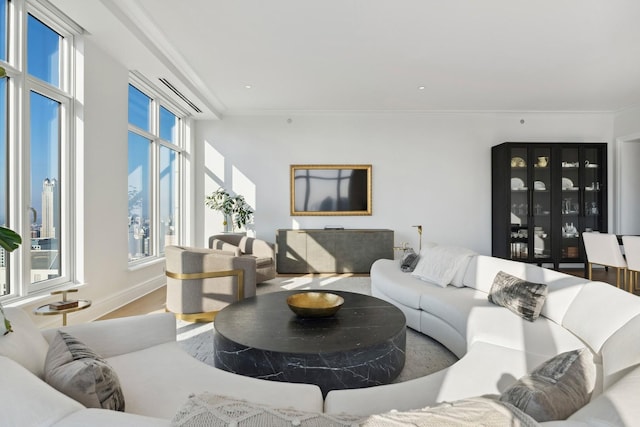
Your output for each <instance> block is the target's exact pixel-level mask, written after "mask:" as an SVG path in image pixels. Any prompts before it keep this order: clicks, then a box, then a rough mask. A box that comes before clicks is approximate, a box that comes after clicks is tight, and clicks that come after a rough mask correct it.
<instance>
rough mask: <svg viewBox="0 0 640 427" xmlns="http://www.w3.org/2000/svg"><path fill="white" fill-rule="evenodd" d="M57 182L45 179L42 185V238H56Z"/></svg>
mask: <svg viewBox="0 0 640 427" xmlns="http://www.w3.org/2000/svg"><path fill="white" fill-rule="evenodd" d="M55 190H56V180H55V179H49V178H47V179H45V180H44V181H43V183H42V226H41V227H40V238H49V237H56V225H55V222H54V213H55V198H54V195H55V193H56V191H55Z"/></svg>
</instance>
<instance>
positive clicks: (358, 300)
mask: <svg viewBox="0 0 640 427" xmlns="http://www.w3.org/2000/svg"><path fill="white" fill-rule="evenodd" d="M331 292H332V293H336V294H339V295H340V296H342V297H343V298H344V305H343V306H342V308H341V309H340V310H339V311H338V313H337V314H336V315H335V316H333V317H327V318H313V319H302V318H299V317H297V316H296V315H295V314H294V313H293V312H292V311H291V310H290V309H289V307H288V306H287V302H286V299H287V297H288V296H289V295H291V294H294V293H297V291H296V292H274V293H269V294H265V295H260V296H257V297H252V298H247V299H244V300H242V301H240V302H237V303H234V304H231V305H229V306H227V307H226V308H224V309H223V310H221V311H220V312H219V313H218V315H217V316H216V318H215V322H214V330H215V331H214V334H215V336H214V343H215V345H214V349H215V355H214V363H215V366H216V367H217V368H220V369H224V370H226V371H229V372H234V373H237V374H241V375H246V376H250V377H254V378H262V379H267V380H273V381H286V382H296V383H308V384H317V385H318V386H319V387H320V389H321V390H322V393H323V394H324V395H326V394H327V393H328V392H329V390H336V389H348V388H359V387H369V386H374V385H380V384H388V383H390V382H391V381H393V380H394V379H395V378H396V377H397V376H398V375H399V374H400V371H401V370H402V368H403V367H404V362H405V345H406V319H405V317H404V314H403V313H402V311H400V309H398V308H397V307H395V306H394V305H392V304H389V303H388V302H386V301H383V300H380V299H378V298H374V297H371V296H368V295H362V294H356V293H352V292H340V291H331Z"/></svg>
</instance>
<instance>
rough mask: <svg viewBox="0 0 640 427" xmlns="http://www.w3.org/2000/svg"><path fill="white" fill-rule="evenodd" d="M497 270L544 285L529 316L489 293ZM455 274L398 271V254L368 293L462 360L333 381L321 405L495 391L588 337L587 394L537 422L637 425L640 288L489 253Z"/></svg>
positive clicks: (337, 407) (343, 406)
mask: <svg viewBox="0 0 640 427" xmlns="http://www.w3.org/2000/svg"><path fill="white" fill-rule="evenodd" d="M500 271H504V272H506V273H509V274H511V275H513V276H517V277H519V278H522V279H525V280H527V281H530V282H535V283H545V284H547V285H548V292H549V293H548V296H547V298H546V301H545V303H544V305H543V308H542V312H541V316H540V317H539V318H538V319H537V320H536V321H534V322H529V321H527V320H524V319H523V318H521V317H519V316H517V315H516V314H514V313H512V312H511V311H509V310H507V309H505V308H503V307H500V306H497V305H495V304H493V303H491V302H489V301H488V298H487V296H488V293H489V291H490V289H491V285H492V283H493V280H494V278H495V276H496V274H497V273H498V272H500ZM462 284H463V285H464V286H463V287H454V286H451V285H449V286H447V287H446V288H442V287H439V286H436V285H433V284H430V283H425V282H424V281H422V280H420V279H418V278H416V277H414V276H412V275H411V274H408V273H404V272H402V271H401V270H400V266H399V262H398V261H393V260H378V261H376V262H375V263H374V264H373V266H372V268H371V287H372V294H373V295H374V296H376V297H378V298H381V299H384V300H386V301H389V302H391V303H393V304H395V305H396V306H398V307H399V308H401V309H402V311H403V312H404V313H405V315H406V317H407V325H408V326H409V327H411V328H413V329H415V330H417V331H420V332H422V333H424V334H426V335H429V336H431V337H433V338H435V339H437V340H438V341H440V342H441V343H442V344H444V345H445V346H446V347H448V348H449V349H450V350H451V351H452V352H454V353H455V354H456V355H457V356H458V357H460V360H459V361H458V362H456V363H455V364H453V365H452V366H451V367H449V368H447V369H444V370H442V371H439V372H436V373H434V374H432V375H428V376H425V377H422V378H418V379H415V380H411V381H407V382H403V383H398V384H390V385H385V386H379V387H372V388H367V389H356V390H335V391H331V392H329V394H328V395H327V397H326V399H325V411H327V412H331V413H339V412H343V411H348V412H351V413H361V414H368V413H378V412H383V411H387V410H391V409H397V410H407V409H411V408H421V407H424V406H427V405H433V404H434V403H436V402H442V401H454V400H457V399H463V398H467V397H470V396H478V395H484V394H500V393H502V392H503V391H504V390H505V389H506V388H507V387H509V386H510V385H511V384H513V383H514V382H515V381H516V380H517V379H519V378H520V377H522V376H524V375H526V374H528V373H530V372H531V371H532V370H533V369H535V368H536V367H537V366H538V365H539V364H541V363H542V362H544V361H546V360H548V359H550V358H551V357H553V356H556V355H558V354H560V353H562V352H565V351H569V350H574V349H580V348H585V347H586V348H587V349H588V350H589V351H590V352H591V353H592V354H593V358H594V361H595V362H596V367H597V383H596V389H595V391H594V394H593V397H592V400H591V402H590V403H589V404H588V405H586V406H585V407H583V408H582V409H581V410H579V411H578V412H576V413H575V414H573V415H572V416H571V417H570V418H569V419H568V420H567V421H560V422H558V421H556V422H547V423H543V424H545V425H547V424H549V425H554V424H556V423H557V424H558V425H569V426H573V425H575V426H579V425H590V426H603V425H607V426H614V425H615V426H621V425H625V426H630V425H640V405H639V404H638V403H637V401H636V400H637V399H636V396H637V392H638V391H640V298H638V297H636V296H634V295H631V294H629V293H627V292H624V291H622V290H620V289H618V288H616V287H614V286H611V285H609V284H607V283H602V282H592V281H589V280H586V279H583V278H578V277H574V276H570V275H567V274H563V273H560V272H557V271H553V270H549V269H546V268H541V267H538V266H535V265H531V264H524V263H519V262H514V261H508V260H503V259H498V258H493V257H488V256H473V257H472V258H471V260H470V262H469V264H468V266H467V267H466V272H465V275H464V279H463V281H462Z"/></svg>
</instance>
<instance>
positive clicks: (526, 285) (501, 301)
mask: <svg viewBox="0 0 640 427" xmlns="http://www.w3.org/2000/svg"><path fill="white" fill-rule="evenodd" d="M548 292H549V290H548V289H547V285H545V284H544V283H532V282H527V281H526V280H522V279H520V278H519V277H515V276H512V275H510V274H507V273H505V272H504V271H500V272H499V273H498V274H496V278H495V279H494V280H493V284H492V285H491V290H490V291H489V301H490V302H492V303H494V304H497V305H501V306H503V307H506V308H508V309H509V310H511V311H512V312H514V313H515V314H517V315H518V316H520V317H522V318H523V319H525V320H528V321H530V322H533V321H534V320H536V319H537V318H538V317H539V316H540V311H542V306H543V305H544V301H545V300H546V298H547V294H548Z"/></svg>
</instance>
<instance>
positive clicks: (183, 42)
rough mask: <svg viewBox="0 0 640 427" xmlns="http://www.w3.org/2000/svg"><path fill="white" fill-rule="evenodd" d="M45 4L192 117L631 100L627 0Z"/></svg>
mask: <svg viewBox="0 0 640 427" xmlns="http://www.w3.org/2000/svg"><path fill="white" fill-rule="evenodd" d="M52 3H54V4H56V5H57V6H58V7H59V8H61V9H62V10H63V11H64V12H65V13H67V14H68V15H69V16H71V17H72V18H73V19H75V20H76V21H77V23H78V24H80V25H81V26H83V27H84V28H85V29H86V30H87V31H88V32H89V34H90V35H89V36H88V37H91V38H92V39H93V40H94V42H95V43H97V44H99V45H101V46H102V47H103V48H104V49H105V50H107V51H108V52H110V54H112V55H113V56H115V57H116V58H118V59H119V60H121V61H122V62H123V63H124V64H125V65H126V66H127V67H128V68H130V69H136V70H139V71H140V72H142V73H143V74H145V75H146V76H147V77H149V79H150V80H155V78H157V77H161V76H164V77H167V78H169V80H171V81H172V82H173V83H174V84H175V85H176V86H178V87H179V88H180V89H181V90H182V91H184V92H185V94H187V95H188V96H189V97H190V98H192V99H193V101H194V102H195V103H196V104H198V105H199V106H200V107H201V108H203V109H205V110H206V111H205V114H202V115H195V116H196V117H198V116H199V117H202V118H207V117H213V116H217V117H222V116H224V115H231V114H264V113H267V114H269V113H275V112H283V113H284V112H286V113H291V112H305V111H311V112H314V111H339V112H345V111H444V110H491V111H511V110H517V111H618V110H621V109H624V108H627V107H630V106H634V105H637V104H640V1H638V0H537V1H531V0H482V1H479V0H232V1H229V0H188V1H175V0H52ZM133 38H136V39H137V40H134V39H133ZM114 41H115V42H114ZM143 47H146V49H147V50H149V49H151V51H152V53H154V54H155V57H156V58H154V59H150V58H149V56H148V55H149V53H148V52H147V53H143V52H142V51H143V50H144V49H143ZM156 81H157V80H156ZM247 85H251V89H247V88H246V86H247ZM420 86H423V87H424V89H422V90H420V89H418V88H419V87H420Z"/></svg>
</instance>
